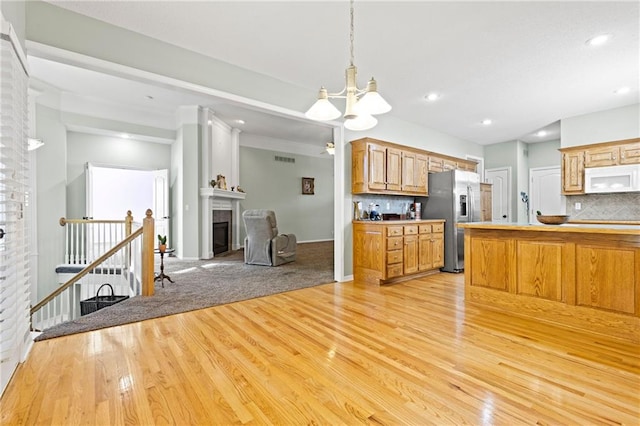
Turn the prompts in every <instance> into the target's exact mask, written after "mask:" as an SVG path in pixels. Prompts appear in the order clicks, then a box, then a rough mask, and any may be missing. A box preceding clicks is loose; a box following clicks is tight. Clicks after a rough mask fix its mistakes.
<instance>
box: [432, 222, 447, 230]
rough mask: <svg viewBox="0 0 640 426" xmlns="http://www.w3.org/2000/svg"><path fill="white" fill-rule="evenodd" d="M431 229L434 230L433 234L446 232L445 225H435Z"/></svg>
mask: <svg viewBox="0 0 640 426" xmlns="http://www.w3.org/2000/svg"><path fill="white" fill-rule="evenodd" d="M431 229H433V232H444V223H439V224H437V225H433V226H432V228H431Z"/></svg>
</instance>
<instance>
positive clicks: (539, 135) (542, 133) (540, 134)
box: [536, 130, 547, 138]
mask: <svg viewBox="0 0 640 426" xmlns="http://www.w3.org/2000/svg"><path fill="white" fill-rule="evenodd" d="M536 136H538V137H540V138H543V137H545V136H547V131H546V130H540V131H539V132H538V133H536Z"/></svg>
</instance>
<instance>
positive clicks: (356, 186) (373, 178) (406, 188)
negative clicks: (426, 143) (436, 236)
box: [351, 138, 477, 196]
mask: <svg viewBox="0 0 640 426" xmlns="http://www.w3.org/2000/svg"><path fill="white" fill-rule="evenodd" d="M351 161H352V164H351V192H352V193H353V194H366V193H370V194H397V195H419V196H426V195H429V185H428V183H429V173H431V172H442V171H445V170H453V169H461V170H468V171H474V172H475V171H476V166H477V163H476V162H475V161H471V160H463V159H461V158H455V157H449V156H446V155H441V154H436V153H434V152H429V151H422V150H419V149H415V148H409V147H405V146H402V145H397V144H394V143H391V142H385V141H381V140H377V139H373V138H362V139H357V140H354V141H351Z"/></svg>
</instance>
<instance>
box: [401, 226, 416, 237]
mask: <svg viewBox="0 0 640 426" xmlns="http://www.w3.org/2000/svg"><path fill="white" fill-rule="evenodd" d="M404 235H418V225H405V227H404Z"/></svg>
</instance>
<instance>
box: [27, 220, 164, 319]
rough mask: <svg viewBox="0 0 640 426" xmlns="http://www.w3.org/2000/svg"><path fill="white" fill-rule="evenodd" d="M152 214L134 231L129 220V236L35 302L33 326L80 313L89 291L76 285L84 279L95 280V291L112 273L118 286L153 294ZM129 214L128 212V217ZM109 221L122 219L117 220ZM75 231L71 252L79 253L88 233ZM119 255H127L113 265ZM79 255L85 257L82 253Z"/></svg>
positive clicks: (136, 293) (131, 291)
mask: <svg viewBox="0 0 640 426" xmlns="http://www.w3.org/2000/svg"><path fill="white" fill-rule="evenodd" d="M151 215H152V212H151V210H147V211H146V217H145V219H144V220H143V221H142V226H141V227H139V228H138V229H136V230H135V231H133V232H131V224H132V223H133V221H132V220H129V221H128V226H129V229H128V234H129V235H128V236H126V237H125V238H124V239H123V240H122V241H120V242H118V243H116V244H115V245H113V246H112V247H111V248H109V249H108V250H107V251H106V252H105V253H103V254H102V255H100V256H98V257H97V258H96V259H95V260H93V261H92V262H90V263H88V264H87V265H86V266H85V267H84V268H83V269H82V270H81V271H79V272H78V273H77V274H75V275H74V276H73V277H72V278H71V279H69V280H68V281H67V282H65V283H64V284H62V285H61V286H60V287H58V288H57V289H56V290H54V291H53V292H52V293H51V294H49V295H48V296H47V297H45V298H44V299H43V300H42V301H40V302H38V303H37V304H36V305H35V306H33V307H32V308H31V312H30V314H31V328H32V330H34V331H41V330H44V329H46V328H49V327H51V326H53V325H56V324H59V323H62V322H65V321H69V320H72V319H75V318H77V317H78V316H80V315H79V314H80V301H81V298H82V297H86V294H85V296H83V295H82V293H81V289H80V288H79V286H74V284H76V283H77V282H78V281H80V280H82V279H89V280H90V281H92V282H91V286H90V287H91V288H93V289H94V291H95V289H97V288H98V287H99V285H100V284H102V283H103V281H104V279H105V278H107V277H110V278H111V279H117V280H119V285H118V284H116V286H115V287H117V288H125V286H126V288H127V291H128V292H129V295H131V296H137V295H143V296H152V295H153V294H154V271H153V269H154V259H153V256H154V241H155V237H154V220H153V217H152V216H151ZM130 216H131V215H130V212H129V214H128V215H127V217H130ZM73 222H76V223H82V222H86V220H83V219H78V220H73ZM73 222H72V220H66V223H73ZM90 222H92V223H99V222H101V221H94V220H90ZM108 222H112V223H119V222H118V221H108ZM126 226H127V225H125V227H126ZM79 229H81V228H79ZM125 232H127V231H125ZM73 235H75V237H74V238H75V242H76V243H75V244H77V245H75V246H73V247H74V248H73V249H71V250H69V253H73V254H74V256H76V253H82V252H83V251H82V250H76V248H80V247H81V244H80V242H81V241H83V239H82V238H81V237H80V235H84V236H85V237H86V236H87V234H86V233H85V234H81V233H76V232H75V230H74V234H73ZM84 253H85V257H84V259H87V256H86V254H87V253H90V252H88V251H85V252H84ZM65 256H66V255H65ZM89 257H91V256H89ZM116 257H117V258H121V259H124V262H118V265H119V266H114V265H116V263H114V262H113V260H112V259H114V258H116ZM76 258H78V257H76ZM67 259H68V258H67ZM78 259H82V257H79V258H78Z"/></svg>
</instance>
